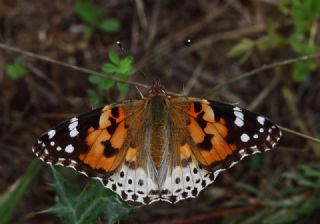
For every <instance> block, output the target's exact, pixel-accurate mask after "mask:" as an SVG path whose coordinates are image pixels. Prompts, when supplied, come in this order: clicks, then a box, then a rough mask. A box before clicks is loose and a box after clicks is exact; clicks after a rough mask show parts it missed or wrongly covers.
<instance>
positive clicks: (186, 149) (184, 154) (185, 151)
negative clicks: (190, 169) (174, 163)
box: [179, 144, 191, 159]
mask: <svg viewBox="0 0 320 224" xmlns="http://www.w3.org/2000/svg"><path fill="white" fill-rule="evenodd" d="M179 151H180V159H188V158H190V156H191V150H190V146H189V145H188V144H184V145H182V146H180V148H179Z"/></svg>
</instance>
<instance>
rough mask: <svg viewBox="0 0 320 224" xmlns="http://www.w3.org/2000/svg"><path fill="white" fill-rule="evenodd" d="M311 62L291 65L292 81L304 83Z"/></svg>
mask: <svg viewBox="0 0 320 224" xmlns="http://www.w3.org/2000/svg"><path fill="white" fill-rule="evenodd" d="M311 65H312V62H311V61H300V62H297V63H295V64H294V65H293V74H292V78H293V80H294V81H297V82H300V81H304V80H305V79H306V78H307V76H308V75H309V74H310V69H311Z"/></svg>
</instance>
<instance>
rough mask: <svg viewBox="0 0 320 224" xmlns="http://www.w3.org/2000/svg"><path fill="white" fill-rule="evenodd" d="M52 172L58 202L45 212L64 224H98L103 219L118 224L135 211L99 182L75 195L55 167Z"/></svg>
mask: <svg viewBox="0 0 320 224" xmlns="http://www.w3.org/2000/svg"><path fill="white" fill-rule="evenodd" d="M52 172H53V177H54V188H55V191H56V194H57V196H58V201H57V203H56V204H55V205H54V206H53V207H52V208H49V209H47V210H46V211H44V212H51V213H53V214H55V215H56V216H57V217H59V218H60V219H61V220H63V222H64V223H67V224H90V223H97V221H98V219H99V218H101V217H105V218H106V219H108V220H110V221H109V222H108V223H112V222H118V221H119V220H120V219H122V218H124V217H126V216H127V215H128V214H129V213H130V212H132V211H133V207H131V206H129V205H127V204H124V203H121V202H120V201H119V200H118V198H117V196H116V195H115V194H114V193H113V192H111V191H110V190H108V189H106V188H104V187H103V186H102V185H101V183H99V182H97V181H94V182H92V183H91V184H90V186H89V187H88V188H87V189H84V190H83V191H82V192H81V194H80V195H74V194H73V193H72V191H71V190H70V189H69V187H68V186H67V185H66V184H65V183H64V180H63V178H62V176H61V175H60V174H59V173H58V172H57V170H56V169H55V168H54V167H52ZM110 211H112V213H111V212H110Z"/></svg>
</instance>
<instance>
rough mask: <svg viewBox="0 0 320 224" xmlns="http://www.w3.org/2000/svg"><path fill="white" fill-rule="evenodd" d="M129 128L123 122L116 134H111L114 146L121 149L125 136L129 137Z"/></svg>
mask: <svg viewBox="0 0 320 224" xmlns="http://www.w3.org/2000/svg"><path fill="white" fill-rule="evenodd" d="M127 131H128V130H127V128H126V127H125V123H124V122H121V123H120V124H119V125H118V127H117V129H116V131H115V132H114V134H113V135H112V136H111V140H110V142H111V145H112V147H113V148H117V149H120V148H121V146H122V145H123V143H124V140H125V138H126V137H127Z"/></svg>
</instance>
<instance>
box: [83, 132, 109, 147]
mask: <svg viewBox="0 0 320 224" xmlns="http://www.w3.org/2000/svg"><path fill="white" fill-rule="evenodd" d="M102 131H105V130H97V131H92V132H90V133H89V134H88V135H87V137H86V143H87V145H89V146H91V145H93V144H94V143H95V142H96V140H97V139H98V137H99V135H100V134H101V132H102ZM107 134H108V135H109V133H108V132H107ZM107 138H108V139H109V138H110V136H108V137H107Z"/></svg>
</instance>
